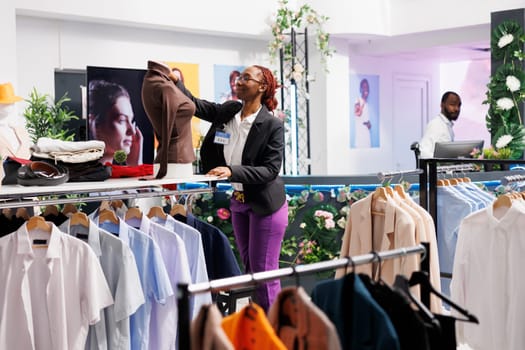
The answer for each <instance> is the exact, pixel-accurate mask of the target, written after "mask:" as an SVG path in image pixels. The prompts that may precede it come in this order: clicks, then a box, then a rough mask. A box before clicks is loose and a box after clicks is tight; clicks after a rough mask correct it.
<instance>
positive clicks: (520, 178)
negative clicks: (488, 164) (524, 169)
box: [500, 175, 525, 186]
mask: <svg viewBox="0 0 525 350" xmlns="http://www.w3.org/2000/svg"><path fill="white" fill-rule="evenodd" d="M522 181H525V175H507V176H503V177H502V178H501V179H500V182H501V184H502V185H503V186H506V185H508V184H510V183H513V182H522Z"/></svg>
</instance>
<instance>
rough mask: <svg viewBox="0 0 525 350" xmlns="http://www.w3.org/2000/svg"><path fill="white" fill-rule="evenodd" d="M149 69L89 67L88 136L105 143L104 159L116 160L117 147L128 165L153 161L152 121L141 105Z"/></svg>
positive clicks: (108, 160) (111, 161)
mask: <svg viewBox="0 0 525 350" xmlns="http://www.w3.org/2000/svg"><path fill="white" fill-rule="evenodd" d="M145 73H146V70H142V69H124V68H107V67H87V89H88V91H87V105H88V112H87V119H88V121H87V122H88V138H89V139H90V140H101V141H104V143H105V144H106V148H105V152H104V156H103V159H102V162H103V163H106V162H109V163H113V156H114V154H115V152H116V151H119V150H122V151H124V153H125V154H126V156H127V158H126V164H127V165H131V166H133V165H140V164H143V163H147V164H152V163H153V139H154V135H153V132H152V130H153V129H152V127H151V123H150V121H149V119H148V117H147V115H146V112H145V111H144V108H143V106H142V97H141V90H142V81H143V80H144V75H145Z"/></svg>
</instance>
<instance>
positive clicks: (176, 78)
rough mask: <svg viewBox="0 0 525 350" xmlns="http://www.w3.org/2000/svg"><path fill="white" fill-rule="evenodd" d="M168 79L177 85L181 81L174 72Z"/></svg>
mask: <svg viewBox="0 0 525 350" xmlns="http://www.w3.org/2000/svg"><path fill="white" fill-rule="evenodd" d="M168 77H169V78H170V79H171V80H172V81H173V82H174V83H177V82H178V81H179V77H178V76H177V74H175V73H174V72H173V71H171V73H170V74H169V75H168Z"/></svg>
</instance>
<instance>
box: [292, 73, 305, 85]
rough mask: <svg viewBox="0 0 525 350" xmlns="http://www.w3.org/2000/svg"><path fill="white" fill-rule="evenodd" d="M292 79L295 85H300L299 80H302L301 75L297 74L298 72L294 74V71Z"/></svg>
mask: <svg viewBox="0 0 525 350" xmlns="http://www.w3.org/2000/svg"><path fill="white" fill-rule="evenodd" d="M292 78H293V80H295V82H296V83H300V82H301V80H302V79H303V74H302V73H299V72H296V71H293V72H292Z"/></svg>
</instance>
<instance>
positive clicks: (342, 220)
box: [337, 217, 346, 229]
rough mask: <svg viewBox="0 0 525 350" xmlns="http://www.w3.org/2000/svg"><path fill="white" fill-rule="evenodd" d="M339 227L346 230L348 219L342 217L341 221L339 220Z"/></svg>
mask: <svg viewBox="0 0 525 350" xmlns="http://www.w3.org/2000/svg"><path fill="white" fill-rule="evenodd" d="M337 226H338V227H339V228H343V229H344V228H346V219H345V218H344V217H342V218H340V219H339V220H337Z"/></svg>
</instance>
